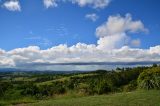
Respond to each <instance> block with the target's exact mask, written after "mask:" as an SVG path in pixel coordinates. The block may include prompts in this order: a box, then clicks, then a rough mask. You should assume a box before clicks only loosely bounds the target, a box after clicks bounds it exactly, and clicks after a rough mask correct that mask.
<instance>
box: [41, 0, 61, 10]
mask: <svg viewBox="0 0 160 106" xmlns="http://www.w3.org/2000/svg"><path fill="white" fill-rule="evenodd" d="M43 3H44V5H45V7H46V8H49V7H57V6H58V4H57V0H43Z"/></svg>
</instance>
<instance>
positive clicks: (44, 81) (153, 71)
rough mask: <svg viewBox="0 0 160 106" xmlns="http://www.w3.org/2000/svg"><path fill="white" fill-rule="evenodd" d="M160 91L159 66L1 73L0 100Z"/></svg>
mask: <svg viewBox="0 0 160 106" xmlns="http://www.w3.org/2000/svg"><path fill="white" fill-rule="evenodd" d="M137 89H145V90H151V89H160V66H158V65H157V64H154V65H153V66H150V67H134V68H117V69H116V70H112V71H107V70H96V71H92V72H76V73H54V72H44V73H43V72H23V71H21V72H15V71H14V72H0V101H13V100H17V99H18V100H19V99H23V98H31V99H32V100H42V99H48V98H54V97H55V96H57V95H64V94H69V93H75V94H77V95H101V94H110V93H117V92H130V91H134V90H137Z"/></svg>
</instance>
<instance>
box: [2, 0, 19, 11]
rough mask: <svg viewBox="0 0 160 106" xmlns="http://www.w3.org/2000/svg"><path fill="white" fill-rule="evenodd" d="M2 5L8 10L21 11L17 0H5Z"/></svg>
mask: <svg viewBox="0 0 160 106" xmlns="http://www.w3.org/2000/svg"><path fill="white" fill-rule="evenodd" d="M2 7H4V8H6V9H7V10H9V11H21V6H20V3H19V1H18V0H10V1H6V2H5V3H4V4H3V6H2Z"/></svg>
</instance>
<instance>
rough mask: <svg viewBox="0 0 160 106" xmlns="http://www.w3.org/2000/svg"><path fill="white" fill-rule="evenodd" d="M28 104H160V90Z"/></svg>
mask: <svg viewBox="0 0 160 106" xmlns="http://www.w3.org/2000/svg"><path fill="white" fill-rule="evenodd" d="M26 106H160V91H156V90H152V91H134V92H126V93H116V94H110V95H100V96H98V95H97V96H88V97H69V96H68V97H58V98H54V99H50V100H43V101H39V102H37V103H31V104H28V105H26Z"/></svg>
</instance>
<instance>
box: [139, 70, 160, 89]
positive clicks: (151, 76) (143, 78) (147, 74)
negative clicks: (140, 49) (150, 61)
mask: <svg viewBox="0 0 160 106" xmlns="http://www.w3.org/2000/svg"><path fill="white" fill-rule="evenodd" d="M138 85H139V87H140V88H142V89H147V90H149V89H160V67H153V68H151V69H147V70H145V71H144V72H142V73H141V74H140V75H139V77H138Z"/></svg>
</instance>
